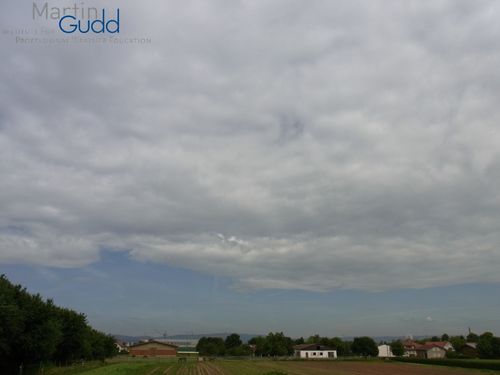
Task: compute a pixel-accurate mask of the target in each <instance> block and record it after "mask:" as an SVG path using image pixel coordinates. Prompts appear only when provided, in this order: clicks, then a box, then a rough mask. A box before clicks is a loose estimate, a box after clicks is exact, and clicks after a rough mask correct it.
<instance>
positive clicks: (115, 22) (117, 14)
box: [106, 8, 120, 34]
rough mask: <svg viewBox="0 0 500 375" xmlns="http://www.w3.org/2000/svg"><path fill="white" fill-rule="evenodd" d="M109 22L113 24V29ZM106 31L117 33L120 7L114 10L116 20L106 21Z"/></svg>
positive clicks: (118, 30)
mask: <svg viewBox="0 0 500 375" xmlns="http://www.w3.org/2000/svg"><path fill="white" fill-rule="evenodd" d="M110 24H115V29H114V30H112V29H111V28H110V27H109V25H110ZM106 31H107V32H108V33H110V34H115V33H116V34H118V33H119V32H120V8H118V9H117V10H116V20H109V21H108V22H106Z"/></svg>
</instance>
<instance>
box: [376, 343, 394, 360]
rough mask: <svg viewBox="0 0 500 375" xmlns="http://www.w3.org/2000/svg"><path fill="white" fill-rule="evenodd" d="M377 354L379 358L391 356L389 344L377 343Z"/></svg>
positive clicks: (392, 355)
mask: <svg viewBox="0 0 500 375" xmlns="http://www.w3.org/2000/svg"><path fill="white" fill-rule="evenodd" d="M378 356H379V357H380V358H392V357H394V354H392V350H391V347H390V345H386V344H384V345H379V346H378Z"/></svg>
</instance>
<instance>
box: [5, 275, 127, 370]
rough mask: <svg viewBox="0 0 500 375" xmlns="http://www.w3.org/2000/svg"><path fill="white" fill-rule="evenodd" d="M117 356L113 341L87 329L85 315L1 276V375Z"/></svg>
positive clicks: (110, 337)
mask: <svg viewBox="0 0 500 375" xmlns="http://www.w3.org/2000/svg"><path fill="white" fill-rule="evenodd" d="M116 353H117V349H116V345H115V340H114V338H113V337H112V336H109V335H105V334H104V333H102V332H99V331H96V330H95V329H93V328H92V327H90V325H89V324H88V323H87V318H86V316H85V315H84V314H81V313H78V312H76V311H73V310H70V309H67V308H62V307H58V306H56V305H54V303H53V301H52V300H50V299H48V300H44V299H43V298H42V297H41V296H40V295H39V294H30V293H28V292H27V291H26V289H25V288H23V287H21V286H20V285H14V284H12V283H11V282H10V281H9V280H8V279H7V277H6V276H5V275H1V276H0V373H2V374H3V373H9V372H12V371H14V370H17V369H19V367H20V366H24V367H27V366H30V365H33V364H41V363H57V364H70V363H73V362H75V361H80V360H94V359H100V360H103V359H104V358H107V357H110V356H113V355H115V354H116Z"/></svg>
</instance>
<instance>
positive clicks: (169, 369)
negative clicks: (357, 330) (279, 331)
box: [45, 360, 500, 375]
mask: <svg viewBox="0 0 500 375" xmlns="http://www.w3.org/2000/svg"><path fill="white" fill-rule="evenodd" d="M272 371H279V372H282V373H286V374H288V375H314V374H318V375H327V374H328V375H330V374H331V375H481V374H482V375H486V374H491V375H493V374H496V375H500V372H499V371H487V370H471V369H459V368H450V367H440V366H428V365H420V364H411V363H397V362H383V361H331V362H330V361H321V362H312V361H268V360H253V361H252V360H238V361H236V360H234V361H232V360H217V361H214V362H195V361H192V362H188V363H177V362H175V361H172V360H163V361H160V360H136V361H125V362H117V363H112V364H109V365H107V366H104V367H98V368H92V369H88V370H87V369H85V368H81V367H80V368H79V367H74V368H67V369H64V368H59V369H53V370H52V371H47V372H46V373H45V374H46V375H76V374H81V375H263V374H266V373H269V372H272Z"/></svg>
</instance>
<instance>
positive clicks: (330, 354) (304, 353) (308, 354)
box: [300, 350, 337, 359]
mask: <svg viewBox="0 0 500 375" xmlns="http://www.w3.org/2000/svg"><path fill="white" fill-rule="evenodd" d="M300 358H305V359H331V358H337V351H336V350H301V351H300Z"/></svg>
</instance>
